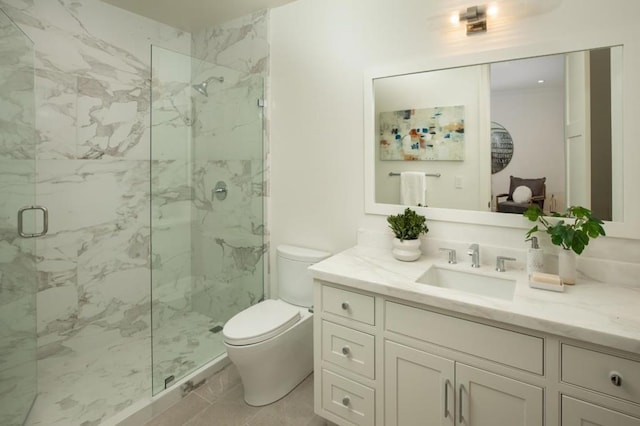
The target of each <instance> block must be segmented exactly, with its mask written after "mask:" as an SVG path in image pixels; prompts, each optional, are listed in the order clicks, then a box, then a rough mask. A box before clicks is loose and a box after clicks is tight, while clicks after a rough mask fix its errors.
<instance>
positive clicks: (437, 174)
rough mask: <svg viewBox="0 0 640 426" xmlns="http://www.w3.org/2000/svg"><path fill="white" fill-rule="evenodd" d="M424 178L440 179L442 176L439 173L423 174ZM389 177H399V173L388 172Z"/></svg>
mask: <svg viewBox="0 0 640 426" xmlns="http://www.w3.org/2000/svg"><path fill="white" fill-rule="evenodd" d="M424 175H425V176H433V177H440V176H442V175H441V174H440V173H425V174H424ZM389 176H400V173H396V172H389Z"/></svg>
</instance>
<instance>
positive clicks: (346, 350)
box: [342, 345, 351, 355]
mask: <svg viewBox="0 0 640 426" xmlns="http://www.w3.org/2000/svg"><path fill="white" fill-rule="evenodd" d="M350 353H351V348H350V347H349V346H346V345H345V346H343V347H342V355H349V354H350Z"/></svg>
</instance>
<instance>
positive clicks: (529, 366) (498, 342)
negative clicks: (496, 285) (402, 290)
mask: <svg viewBox="0 0 640 426" xmlns="http://www.w3.org/2000/svg"><path fill="white" fill-rule="evenodd" d="M385 311H386V315H385V329H386V330H388V331H392V332H394V333H398V334H402V335H404V336H408V337H413V338H415V339H420V340H424V341H427V342H430V343H434V344H436V345H440V346H444V347H447V348H451V349H455V350H457V351H460V352H465V353H467V354H470V355H475V356H478V357H481V358H485V359H488V360H491V361H495V362H499V363H501V364H504V365H509V366H511V367H515V368H519V369H521V370H525V371H529V372H532V373H536V374H543V361H544V339H542V338H540V337H535V336H530V335H527V334H522V333H518V332H515V331H510V330H504V329H502V328H498V327H493V326H490V325H485V324H480V323H477V322H473V321H467V320H463V319H460V318H456V317H451V316H448V315H443V314H438V313H435V312H431V311H426V310H423V309H418V308H414V307H411V306H406V305H400V304H398V303H393V302H386V304H385Z"/></svg>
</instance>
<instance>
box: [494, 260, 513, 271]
mask: <svg viewBox="0 0 640 426" xmlns="http://www.w3.org/2000/svg"><path fill="white" fill-rule="evenodd" d="M505 260H516V259H515V258H513V257H507V256H498V257H496V271H498V272H504V271H506V269H505V267H504V261H505Z"/></svg>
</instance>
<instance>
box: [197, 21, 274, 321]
mask: <svg viewBox="0 0 640 426" xmlns="http://www.w3.org/2000/svg"><path fill="white" fill-rule="evenodd" d="M268 16H269V15H268V12H266V11H263V12H259V13H255V14H252V15H248V16H246V17H243V18H240V19H236V20H233V21H230V22H228V23H225V24H223V25H221V26H218V27H215V28H212V29H208V30H205V31H199V32H195V33H193V34H192V55H193V56H194V57H196V58H198V59H201V60H202V61H198V62H194V66H193V71H192V72H193V75H194V81H200V80H202V79H205V78H207V77H209V76H211V75H215V76H221V77H224V79H225V81H224V83H223V84H213V83H212V84H211V85H210V86H209V96H208V97H207V98H205V97H197V98H195V99H194V116H195V121H194V125H193V134H194V141H195V144H194V152H195V155H194V158H195V170H194V188H195V197H196V200H197V202H196V203H195V208H194V210H193V215H194V217H193V228H192V233H191V234H192V238H193V244H194V246H195V247H198V249H197V250H194V256H193V265H192V271H193V276H194V298H193V306H194V310H196V311H197V312H200V313H202V314H204V315H207V316H209V317H211V318H212V320H213V321H214V322H217V323H219V324H224V322H226V321H227V320H228V319H229V318H231V317H232V316H233V315H235V314H236V313H237V312H239V311H240V310H242V309H245V308H246V307H247V306H249V305H251V304H254V303H256V302H257V301H258V300H260V298H262V297H263V294H264V284H265V281H266V279H267V276H268V265H267V264H266V263H265V260H266V259H267V257H266V256H265V254H266V251H267V247H268V233H267V232H266V231H265V230H266V223H265V214H264V205H265V203H266V198H265V197H266V195H267V191H266V188H267V187H266V168H265V158H266V154H265V152H266V151H265V148H266V147H267V146H268V142H267V140H266V139H265V137H264V136H265V134H264V129H265V127H264V125H265V120H264V112H265V111H264V110H263V109H262V108H261V107H259V106H258V100H259V99H264V97H265V86H264V81H265V78H266V77H267V74H268V69H267V66H268V62H269V44H268ZM218 181H224V182H226V183H227V185H228V195H227V198H226V199H225V200H224V201H221V200H218V199H215V198H212V196H211V189H213V188H214V187H215V185H216V183H217V182H218Z"/></svg>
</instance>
